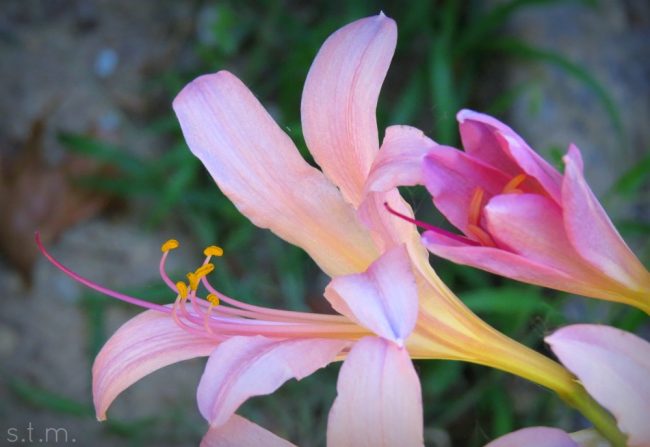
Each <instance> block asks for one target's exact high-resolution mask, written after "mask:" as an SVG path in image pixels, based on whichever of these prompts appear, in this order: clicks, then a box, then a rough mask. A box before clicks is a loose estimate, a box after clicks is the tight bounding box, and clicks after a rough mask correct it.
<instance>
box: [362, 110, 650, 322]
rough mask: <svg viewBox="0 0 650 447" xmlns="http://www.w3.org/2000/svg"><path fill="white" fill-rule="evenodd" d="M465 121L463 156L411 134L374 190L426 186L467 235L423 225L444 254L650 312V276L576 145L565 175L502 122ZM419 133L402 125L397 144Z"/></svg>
mask: <svg viewBox="0 0 650 447" xmlns="http://www.w3.org/2000/svg"><path fill="white" fill-rule="evenodd" d="M458 121H459V122H460V134H461V139H462V142H463V146H464V148H465V151H464V152H462V151H459V150H456V149H454V148H451V147H447V146H441V145H438V144H436V143H434V142H433V141H431V140H428V141H426V140H424V138H423V137H421V142H420V144H417V142H416V141H414V139H413V137H412V136H411V137H410V140H412V141H413V142H412V143H411V145H410V146H409V145H404V144H396V145H393V146H392V147H390V149H391V150H389V151H386V153H385V154H384V155H383V159H382V160H381V163H377V162H376V166H375V167H373V173H372V174H371V179H370V180H371V183H370V184H369V185H368V188H369V189H370V190H377V189H384V188H386V187H387V185H389V186H394V185H395V184H399V185H413V184H424V185H425V186H426V188H427V189H428V190H429V192H430V193H431V195H432V196H433V202H434V204H435V205H436V207H437V208H438V209H439V210H440V212H441V213H442V214H443V215H444V216H445V217H446V218H447V219H448V220H449V222H451V223H452V224H453V225H454V226H455V227H456V228H458V229H459V230H460V231H462V232H463V234H464V236H460V235H455V234H451V233H449V232H446V231H444V230H441V229H438V228H433V227H431V226H428V225H426V224H424V225H423V226H424V227H425V228H426V229H427V230H428V231H425V232H424V233H423V235H422V240H423V242H424V244H425V245H426V247H427V248H428V249H429V250H430V251H431V252H432V253H434V254H436V255H438V256H441V257H443V258H446V259H449V260H452V261H454V262H457V263H460V264H466V265H471V266H473V267H478V268H481V269H484V270H487V271H489V272H492V273H496V274H499V275H503V276H507V277H509V278H513V279H517V280H519V281H524V282H529V283H532V284H537V285H541V286H546V287H552V288H555V289H559V290H564V291H568V292H572V293H577V294H582V295H586V296H590V297H593V298H601V299H606V300H611V301H617V302H622V303H626V304H629V305H632V306H636V307H638V308H639V309H642V310H644V311H645V312H646V313H650V273H649V272H648V271H647V270H646V269H645V268H644V266H643V265H642V264H641V263H640V262H639V260H638V259H637V258H636V256H635V255H634V254H633V253H632V251H631V250H630V249H629V248H628V246H627V245H626V244H625V242H624V241H623V239H621V237H620V235H619V234H618V232H617V231H616V229H615V228H614V226H613V225H612V223H611V221H610V220H609V218H608V217H607V214H606V213H605V211H604V210H603V208H602V207H601V205H600V203H598V200H597V199H596V197H595V196H594V194H593V193H592V192H591V190H590V188H589V186H588V185H587V183H586V181H585V179H584V177H583V173H582V171H583V164H582V158H581V156H580V151H579V150H578V148H577V147H575V146H574V145H571V146H570V147H569V151H568V153H567V155H566V156H565V157H564V164H565V170H564V175H562V174H560V173H559V172H558V171H557V170H556V169H554V168H553V167H552V166H551V165H549V164H548V163H547V162H546V161H544V160H543V159H542V158H541V157H540V156H539V155H537V154H536V153H535V152H534V151H533V150H532V149H531V148H530V147H529V146H528V145H527V144H526V143H525V142H524V141H523V139H522V138H521V137H520V136H519V135H517V134H516V133H515V132H514V131H513V130H512V129H510V128H509V127H507V126H506V125H504V124H503V123H501V122H499V121H498V120H496V119H494V118H492V117H489V116H487V115H483V114H480V113H476V112H472V111H469V110H463V111H461V112H460V113H459V114H458ZM414 132H415V131H414V130H413V129H409V128H395V130H394V133H395V135H394V136H393V138H394V139H395V140H399V139H402V140H408V139H409V135H412V134H413V133H414ZM397 172H399V177H397V175H396V173H397ZM389 205H390V204H389Z"/></svg>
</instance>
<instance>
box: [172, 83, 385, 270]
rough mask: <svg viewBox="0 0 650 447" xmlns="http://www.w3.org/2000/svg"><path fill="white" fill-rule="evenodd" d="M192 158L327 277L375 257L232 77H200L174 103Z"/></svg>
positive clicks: (331, 194)
mask: <svg viewBox="0 0 650 447" xmlns="http://www.w3.org/2000/svg"><path fill="white" fill-rule="evenodd" d="M174 110H175V111H176V114H177V116H178V119H179V121H180V123H181V128H182V129H183V134H184V135H185V138H186V140H187V143H188V145H189V146H190V149H191V150H192V152H193V153H194V154H195V155H196V156H197V157H198V158H199V159H200V160H201V161H202V162H203V164H204V165H205V167H206V168H207V169H208V171H210V174H211V175H212V177H213V178H214V179H215V181H216V182H217V184H218V185H219V187H220V188H221V190H222V191H223V192H224V194H226V195H227V196H228V198H230V200H232V201H233V203H234V204H235V205H236V206H237V208H238V209H239V210H240V211H241V212H242V213H243V214H244V215H246V217H248V218H249V219H250V220H251V221H252V222H253V223H254V224H255V225H257V226H259V227H262V228H269V229H270V230H271V231H273V232H274V233H276V234H277V235H278V236H280V237H281V238H283V239H285V240H286V241H288V242H290V243H292V244H294V245H298V246H299V247H301V248H303V249H304V250H305V251H306V252H307V253H309V255H310V256H311V257H312V258H313V259H314V260H315V261H316V263H318V264H319V266H320V267H321V268H322V269H323V270H324V271H325V272H326V273H328V274H330V275H338V274H345V273H352V272H358V271H361V270H363V269H365V268H366V267H367V266H368V264H370V262H371V261H372V260H373V259H374V258H375V257H376V256H377V253H376V249H375V247H374V245H373V243H372V239H371V238H370V236H369V235H368V234H367V232H366V231H365V229H364V228H363V226H362V225H361V224H360V223H359V222H358V221H357V219H356V216H355V214H354V210H353V209H352V207H350V206H349V204H347V203H345V201H344V200H343V197H342V196H341V193H340V192H339V191H338V190H337V189H336V187H335V186H334V185H332V184H331V183H330V182H329V181H328V180H327V179H326V178H325V176H324V175H323V174H322V173H321V172H320V171H318V170H317V169H314V168H313V167H311V166H309V165H308V164H307V162H305V161H304V160H303V159H302V157H301V156H300V154H299V153H298V150H297V149H296V147H295V146H294V144H293V142H292V141H291V139H290V138H289V137H288V136H287V135H286V134H285V133H284V132H283V131H282V130H281V129H280V127H278V125H277V124H276V123H275V121H273V119H272V118H271V116H270V115H269V114H268V113H267V112H266V110H264V108H263V107H262V105H261V104H260V103H259V102H258V101H257V99H256V98H255V97H254V96H253V94H252V93H251V92H250V91H249V90H248V89H247V88H246V86H245V85H244V84H242V82H241V81H240V80H239V79H237V78H236V77H235V76H233V75H232V74H230V73H228V72H225V71H220V72H219V73H216V74H212V75H206V76H201V77H199V78H198V79H196V80H194V81H193V82H191V83H190V84H189V85H187V86H186V87H185V88H184V89H183V91H181V93H179V94H178V96H177V97H176V99H175V100H174Z"/></svg>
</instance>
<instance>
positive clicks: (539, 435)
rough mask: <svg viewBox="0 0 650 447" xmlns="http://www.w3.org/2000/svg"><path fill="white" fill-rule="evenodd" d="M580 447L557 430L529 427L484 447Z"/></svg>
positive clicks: (561, 431) (567, 435) (565, 434)
mask: <svg viewBox="0 0 650 447" xmlns="http://www.w3.org/2000/svg"><path fill="white" fill-rule="evenodd" d="M522 446H526V447H580V446H579V445H578V444H576V442H575V441H574V440H573V439H571V437H570V436H569V434H568V433H566V432H564V431H563V430H560V429H559V428H551V427H530V428H522V429H521V430H517V431H513V432H512V433H508V434H507V435H505V436H501V437H500V438H498V439H495V440H494V441H492V442H490V443H489V444H487V445H486V446H485V447H522Z"/></svg>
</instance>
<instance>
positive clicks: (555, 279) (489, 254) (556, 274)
mask: <svg viewBox="0 0 650 447" xmlns="http://www.w3.org/2000/svg"><path fill="white" fill-rule="evenodd" d="M422 242H423V243H424V245H425V247H427V249H428V250H429V251H430V252H431V253H433V254H435V255H436V256H440V257H441V258H445V259H448V260H450V261H453V262H455V263H457V264H463V265H469V266H472V267H476V268H480V269H482V270H486V271H488V272H491V273H494V274H497V275H501V276H505V277H507V278H512V279H516V280H518V281H522V282H527V283H531V284H536V285H539V286H544V287H552V288H555V289H558V290H564V291H567V292H572V293H578V294H582V295H593V294H594V293H595V292H596V291H595V289H593V287H591V286H590V285H589V284H584V283H582V282H580V281H579V280H578V279H576V278H575V277H572V276H570V275H568V274H566V273H565V272H563V271H561V270H558V269H555V268H553V267H552V266H549V265H546V264H542V263H539V262H536V261H534V260H532V259H528V258H526V257H525V256H521V255H518V254H516V253H512V252H509V251H506V250H503V249H500V248H493V247H486V246H482V245H474V244H473V243H472V241H470V240H469V239H466V240H465V241H464V242H463V241H462V239H461V238H460V237H458V236H455V237H450V236H447V235H445V234H444V233H443V232H434V231H425V232H424V233H423V234H422Z"/></svg>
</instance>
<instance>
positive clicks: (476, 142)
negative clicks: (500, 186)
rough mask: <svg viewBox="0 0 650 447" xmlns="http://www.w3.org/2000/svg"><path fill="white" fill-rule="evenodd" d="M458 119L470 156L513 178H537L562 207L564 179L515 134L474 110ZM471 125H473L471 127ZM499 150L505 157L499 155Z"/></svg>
mask: <svg viewBox="0 0 650 447" xmlns="http://www.w3.org/2000/svg"><path fill="white" fill-rule="evenodd" d="M457 119H458V121H459V123H460V129H461V137H462V138H463V147H464V148H465V150H466V151H467V152H468V153H470V154H472V155H473V156H475V157H477V158H480V159H482V160H484V161H485V162H486V163H489V164H492V165H494V166H495V167H498V168H499V169H502V170H504V171H506V172H508V173H510V175H514V174H519V173H520V172H521V171H523V172H524V173H526V174H528V175H529V176H531V177H533V178H535V179H536V180H537V181H538V182H539V183H540V184H541V185H542V187H543V188H544V189H545V190H546V192H547V193H548V194H549V196H550V197H551V198H553V200H555V201H556V202H557V203H560V186H561V184H562V176H561V175H560V173H559V172H558V171H557V170H556V169H555V168H553V166H551V165H550V164H548V163H547V162H546V160H544V159H543V158H542V157H540V156H539V155H537V153H536V152H535V151H534V150H532V149H531V148H530V146H528V144H526V142H525V141H524V140H523V139H522V138H521V137H520V136H519V135H518V134H517V133H516V132H515V131H514V130H512V129H511V128H510V127H508V126H506V125H505V124H503V123H502V122H501V121H499V120H497V119H495V118H493V117H491V116H489V115H485V114H483V113H477V112H474V111H471V110H461V111H460V112H458V115H457ZM469 123H471V124H470V125H469V126H468V124H469ZM481 127H483V129H481ZM479 129H480V130H479ZM486 137H487V138H486ZM498 148H500V149H501V151H502V152H503V153H504V155H505V157H504V156H502V155H500V154H499V152H498V150H497V149H498ZM509 160H511V161H509ZM512 162H514V163H515V165H516V166H517V167H518V168H519V169H518V170H517V171H516V172H513V171H514V170H515V168H514V167H513V165H512Z"/></svg>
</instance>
